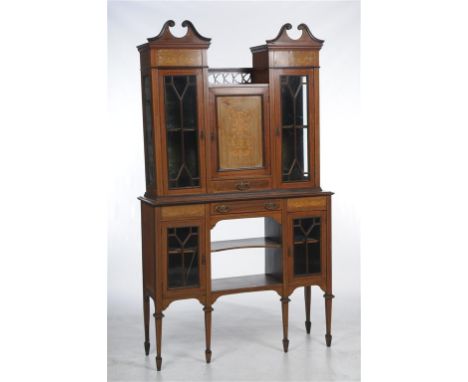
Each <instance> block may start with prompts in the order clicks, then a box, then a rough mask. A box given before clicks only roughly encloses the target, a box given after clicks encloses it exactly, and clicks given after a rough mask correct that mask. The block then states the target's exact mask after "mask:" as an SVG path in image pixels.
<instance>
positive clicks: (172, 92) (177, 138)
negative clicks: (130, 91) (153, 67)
mask: <svg viewBox="0 0 468 382" xmlns="http://www.w3.org/2000/svg"><path fill="white" fill-rule="evenodd" d="M164 87H165V98H164V103H165V112H166V113H165V117H166V132H167V135H166V137H167V163H168V176H169V188H181V187H200V174H199V164H198V126H197V85H196V76H166V77H164Z"/></svg>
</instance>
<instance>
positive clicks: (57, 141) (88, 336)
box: [0, 0, 468, 381]
mask: <svg viewBox="0 0 468 382" xmlns="http://www.w3.org/2000/svg"><path fill="white" fill-rule="evenodd" d="M466 13H467V12H466V8H465V6H464V4H463V2H459V1H455V0H453V1H450V0H447V1H444V2H428V1H418V0H404V1H396V0H393V1H377V0H375V1H372V2H371V1H365V2H363V6H362V36H361V38H362V64H361V70H362V81H361V84H362V86H361V89H362V118H361V123H362V127H363V128H362V129H361V133H360V134H359V139H358V144H357V147H356V151H357V152H359V153H360V166H359V167H358V168H357V169H356V172H357V176H358V181H357V182H356V188H359V190H360V191H359V192H358V194H359V199H360V201H361V203H360V207H359V210H360V214H361V216H362V224H361V259H362V271H363V272H362V296H363V300H362V301H363V308H362V327H363V333H362V344H363V369H362V370H363V373H362V377H363V380H365V381H377V380H378V381H395V380H398V381H414V380H424V381H440V380H454V381H457V380H466V379H467V378H468V376H467V369H466V367H465V363H466V361H465V358H466V343H467V329H466V322H468V316H467V310H466V303H465V301H466V296H465V294H464V291H465V290H466V269H467V266H468V264H467V260H466V258H467V254H468V250H467V244H466V243H467V241H466V227H467V224H466V216H467V213H468V208H467V202H466V195H467V193H468V188H467V184H466V175H465V174H466V163H468V157H467V150H466V142H467V137H466V128H467V126H468V121H467V113H466V89H467V88H468V78H467V72H466V67H468V60H467V54H466V49H463V48H464V46H465V45H466V41H465V40H466V39H465V36H466V35H468V30H467V24H466ZM0 18H1V20H0V21H1V22H0V42H1V44H2V48H3V49H2V52H3V59H2V70H1V71H0V81H1V87H0V101H1V105H2V110H1V113H0V118H1V121H0V134H1V137H0V171H1V174H2V187H1V191H0V192H1V198H0V211H1V213H0V224H1V231H0V232H1V237H0V247H1V248H0V262H1V264H0V297H1V301H2V308H3V309H2V320H1V326H0V338H1V342H0V356H1V357H2V358H1V359H2V368H1V370H0V373H1V375H0V378H1V379H2V380H9V381H16V380H17V381H24V380H32V379H34V380H48V381H62V380H64V379H67V380H70V381H83V380H90V379H92V380H105V378H106V369H107V365H106V354H107V352H106V339H107V336H106V316H107V315H106V276H105V275H106V256H107V250H106V242H107V237H106V226H107V223H106V208H107V202H106V199H109V198H106V189H110V188H112V187H113V186H112V185H111V183H110V182H109V184H110V186H107V185H106V178H107V177H108V174H109V168H111V167H113V166H111V165H110V164H109V163H110V160H109V159H108V158H112V156H111V155H110V154H109V155H108V150H109V146H110V145H111V143H110V142H109V137H112V126H110V128H109V129H108V130H106V129H105V128H104V127H103V126H105V124H106V114H107V111H106V106H105V104H106V53H107V48H106V31H105V28H106V25H105V23H106V10H105V3H104V2H96V1H89V2H85V1H82V2H64V1H50V2H47V4H45V3H43V2H36V1H35V2H33V1H30V2H27V1H23V2H21V3H12V2H4V3H2V5H1V10H0ZM178 21H180V20H178ZM200 29H201V28H200ZM201 31H202V32H204V31H203V30H201ZM313 31H314V33H315V30H314V29H313ZM317 36H318V37H320V38H325V39H326V40H327V42H328V38H327V36H322V35H319V34H318V33H317ZM211 37H214V36H213V35H211ZM269 37H270V31H268V34H267V36H266V38H269ZM255 43H256V42H255ZM324 69H325V68H324ZM322 73H323V72H322ZM26 94H27V96H25V95H26ZM322 107H323V102H322ZM323 143H324V142H322V144H323ZM333 144H336V143H335V142H334V143H333ZM331 146H333V145H331ZM324 155H325V153H324ZM141 160H142V159H141ZM343 162H346V160H344V161H343ZM141 176H142V175H141ZM324 184H325V183H324ZM327 186H329V187H332V188H333V189H334V190H335V191H336V186H337V185H336V183H333V184H332V183H331V182H330V184H329V185H328V184H327ZM139 192H140V191H138V193H139ZM337 196H338V195H337ZM396 234H397V235H398V236H396Z"/></svg>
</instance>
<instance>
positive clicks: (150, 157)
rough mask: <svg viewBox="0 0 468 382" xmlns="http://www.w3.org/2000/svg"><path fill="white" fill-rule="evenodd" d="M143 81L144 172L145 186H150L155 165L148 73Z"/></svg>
mask: <svg viewBox="0 0 468 382" xmlns="http://www.w3.org/2000/svg"><path fill="white" fill-rule="evenodd" d="M142 82H143V84H142V85H143V86H142V87H143V123H144V128H143V132H144V139H145V172H146V186H147V187H148V188H152V187H154V186H155V183H156V179H155V165H154V143H153V117H152V115H153V114H152V113H153V112H152V105H151V103H152V97H151V79H150V76H149V75H144V76H143V78H142Z"/></svg>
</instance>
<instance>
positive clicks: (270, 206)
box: [265, 202, 279, 211]
mask: <svg viewBox="0 0 468 382" xmlns="http://www.w3.org/2000/svg"><path fill="white" fill-rule="evenodd" d="M278 208H279V205H278V204H276V203H273V202H268V203H265V209H267V210H270V211H271V210H277V209H278Z"/></svg>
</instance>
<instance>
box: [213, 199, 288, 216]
mask: <svg viewBox="0 0 468 382" xmlns="http://www.w3.org/2000/svg"><path fill="white" fill-rule="evenodd" d="M259 211H260V212H261V211H281V201H280V200H278V199H266V200H246V201H242V202H226V203H212V204H211V214H212V215H224V214H241V213H249V212H259Z"/></svg>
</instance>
